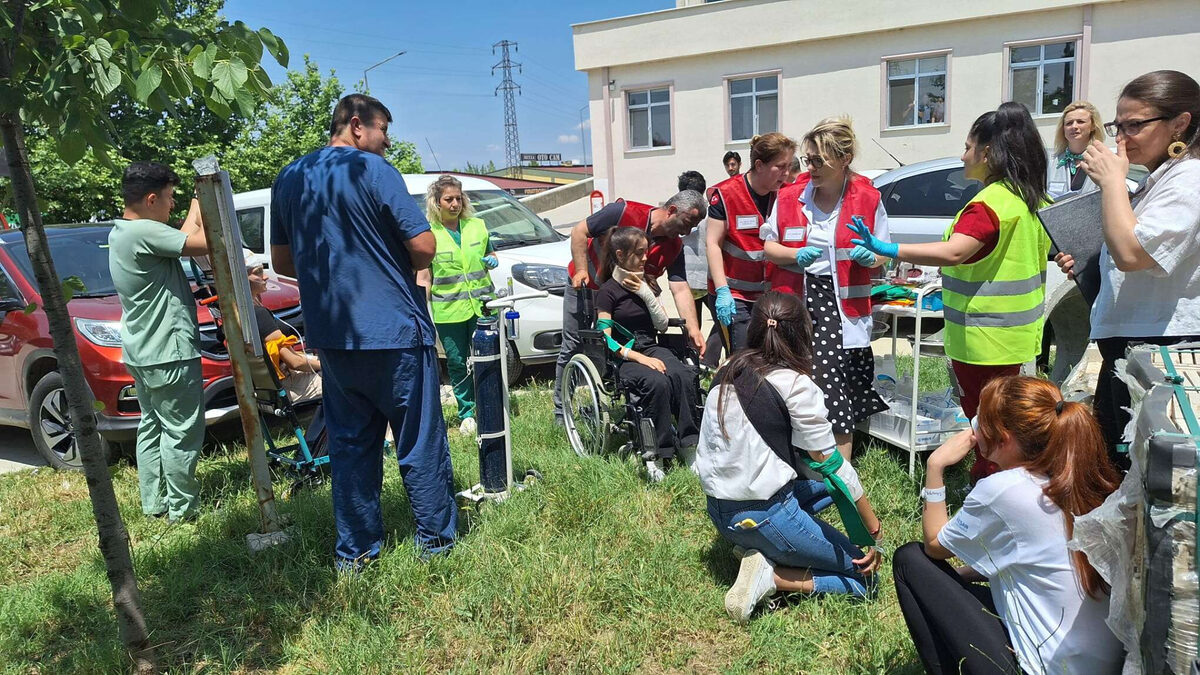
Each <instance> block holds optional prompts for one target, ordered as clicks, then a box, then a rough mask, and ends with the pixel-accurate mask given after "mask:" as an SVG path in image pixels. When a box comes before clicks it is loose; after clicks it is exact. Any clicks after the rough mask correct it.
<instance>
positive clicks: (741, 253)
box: [708, 174, 767, 302]
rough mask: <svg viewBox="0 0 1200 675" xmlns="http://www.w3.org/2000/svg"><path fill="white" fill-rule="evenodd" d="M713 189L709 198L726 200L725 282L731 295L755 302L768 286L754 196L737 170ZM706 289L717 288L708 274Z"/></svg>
mask: <svg viewBox="0 0 1200 675" xmlns="http://www.w3.org/2000/svg"><path fill="white" fill-rule="evenodd" d="M713 193H714V194H713V196H712V197H711V198H710V201H711V202H712V203H713V204H715V203H717V199H721V200H722V201H724V202H725V241H724V242H723V243H722V244H721V262H722V263H723V264H724V266H725V282H726V283H727V284H728V285H729V292H730V294H731V295H733V297H735V298H740V299H742V300H747V301H749V302H754V301H755V300H757V299H758V296H759V295H762V293H763V292H764V291H766V290H767V280H766V274H765V269H764V267H765V260H766V258H765V257H764V253H763V245H762V239H759V238H758V228H759V227H762V224H763V217H762V214H760V213H759V212H758V207H757V206H755V205H754V199H753V198H752V197H751V196H750V190H749V188H747V187H746V179H745V178H743V177H742V176H741V175H740V174H739V175H737V176H732V177H730V178H727V179H725V180H723V181H721V182H720V183H717V184H716V185H715V186H713ZM718 194H719V195H720V197H718V196H717V195H718ZM739 221H740V226H739ZM708 292H709V293H716V292H717V289H716V287H715V286H714V285H713V281H712V278H711V277H710V278H709V280H708Z"/></svg>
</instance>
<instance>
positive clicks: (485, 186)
mask: <svg viewBox="0 0 1200 675" xmlns="http://www.w3.org/2000/svg"><path fill="white" fill-rule="evenodd" d="M437 177H438V174H415V175H405V176H404V182H405V184H406V185H408V189H409V191H410V192H411V193H412V196H413V199H415V200H417V204H418V206H420V207H421V208H422V210H423V209H424V206H425V190H426V189H427V188H428V187H429V185H430V183H432V182H433V181H434V180H436V179H437ZM457 178H458V179H459V180H461V181H462V184H463V191H464V192H465V193H466V197H467V198H468V199H470V200H471V204H472V205H473V206H474V207H475V215H476V216H478V217H479V218H482V219H483V221H484V222H485V223H486V224H487V228H488V234H489V235H490V237H491V241H492V246H494V247H495V249H496V257H497V258H498V259H499V260H500V266H499V267H497V268H496V269H494V270H492V273H491V276H492V283H493V284H494V285H495V286H496V291H497V293H498V294H505V293H507V292H508V286H509V280H510V279H511V280H512V281H511V283H512V290H513V292H514V293H523V292H528V291H529V290H530V289H533V290H539V291H543V290H544V291H548V292H549V293H550V295H549V297H546V298H541V299H536V300H524V301H521V302H520V303H518V305H517V307H516V309H517V311H519V312H520V313H521V319H520V330H519V336H518V337H517V338H516V339H515V340H513V341H512V342H513V345H514V346H515V350H513V349H510V351H509V357H510V358H509V373H508V374H509V379H510V380H515V379H516V377H517V376H518V375H519V373H520V370H521V366H522V364H539V363H549V362H551V361H554V359H555V358H557V356H558V348H559V345H560V344H562V303H563V301H562V296H563V292H564V289H565V287H566V284H567V282H568V281H569V279H568V276H567V268H566V263H567V261H569V260H570V259H571V242H570V240H569V239H568V238H567V237H564V236H563V235H561V234H559V233H558V232H556V231H555V230H554V228H552V227H550V225H549V223H547V222H546V221H544V220H542V219H541V218H539V217H537V215H536V214H534V213H533V212H532V211H530V210H529V209H528V208H527V207H526V206H524V205H523V204H521V203H520V202H519V201H517V200H516V199H514V198H513V197H512V196H511V195H509V194H508V193H507V192H505V191H504V190H501V189H500V188H499V187H496V186H495V185H494V184H492V183H490V182H488V181H486V180H483V179H480V178H471V177H467V176H458V177H457ZM233 203H234V207H235V209H236V211H237V217H238V224H239V225H240V228H241V231H242V243H243V244H244V245H245V246H246V247H247V248H249V249H251V250H252V251H254V252H255V253H257V254H259V256H260V258H261V260H262V263H263V265H264V267H267V268H268V269H269V268H270V265H271V242H270V236H271V226H270V222H271V191H270V190H269V189H266V190H254V191H252V192H242V193H240V194H236V195H234V196H233ZM439 349H440V345H439ZM514 351H515V353H514Z"/></svg>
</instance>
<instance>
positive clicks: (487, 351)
mask: <svg viewBox="0 0 1200 675" xmlns="http://www.w3.org/2000/svg"><path fill="white" fill-rule="evenodd" d="M471 354H472V356H473V359H472V361H473V362H474V371H475V422H476V424H477V425H478V429H477V431H476V433H477V434H479V484H480V485H482V486H483V489H484V491H485V492H504V491H505V490H507V489H508V461H507V457H506V456H505V453H506V452H507V451H506V449H505V442H504V395H505V391H504V376H503V373H502V371H501V369H500V329H499V325H498V319H497V317H495V316H482V317H480V318H479V320H478V322H477V324H476V327H475V334H474V335H473V336H472V337H471Z"/></svg>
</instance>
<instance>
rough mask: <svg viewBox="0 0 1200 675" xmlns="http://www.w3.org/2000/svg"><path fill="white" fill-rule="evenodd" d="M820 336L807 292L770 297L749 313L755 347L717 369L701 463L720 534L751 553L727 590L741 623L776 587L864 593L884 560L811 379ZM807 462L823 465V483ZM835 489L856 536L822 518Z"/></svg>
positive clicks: (875, 524)
mask: <svg viewBox="0 0 1200 675" xmlns="http://www.w3.org/2000/svg"><path fill="white" fill-rule="evenodd" d="M812 339H813V336H812V324H811V323H810V321H809V318H808V312H807V311H805V309H804V301H803V300H801V299H800V297H799V296H798V295H793V294H783V293H779V292H776V291H772V292H769V293H767V294H765V295H763V296H762V297H761V298H760V299H759V300H758V302H756V303H754V309H753V310H752V312H751V315H750V323H749V327H748V329H747V348H746V349H744V350H742V351H740V352H736V353H735V354H734V355H733V358H731V359H730V360H729V362H728V363H727V364H726V365H725V367H724V368H722V369H721V370H720V372H718V373H717V375H716V378H715V379H714V381H713V388H712V390H711V391H710V392H709V395H708V400H707V401H706V404H705V407H704V417H703V422H702V424H701V428H700V444H699V446H698V447H697V449H696V458H695V461H694V463H693V466H692V468H693V470H695V471H696V473H697V474H699V476H700V484H701V486H702V487H703V489H704V493H705V494H706V495H708V515H709V517H710V518H712V521H713V524H714V525H715V526H716V528H717V531H718V532H719V533H720V534H721V536H722V537H724V538H725V539H727V540H729V541H730V542H732V543H733V544H734V545H736V546H739V547H741V548H742V549H744V550H745V554H744V556H743V557H742V562H741V569H740V570H739V571H738V577H737V581H735V582H734V584H733V588H731V589H730V590H729V593H728V594H727V595H726V596H725V610H726V611H727V612H728V613H729V616H730V617H731V618H733V619H734V620H735V621H742V622H744V621H746V620H748V619H749V618H750V615H751V614H752V613H753V612H754V608H755V607H756V606H757V605H758V603H760V602H761V601H762V600H763V599H765V598H767V597H768V596H770V595H772V594H773V593H774V592H775V591H788V592H801V593H809V594H812V593H849V594H851V595H855V596H860V597H861V596H865V595H866V594H867V586H868V585H869V584H868V582H867V577H869V576H871V575H872V574H874V573H875V571H876V570H877V569H878V567H879V562H880V552H879V550H878V549H877V548H875V547H874V546H871V544H874V543H877V542H878V540H879V538H880V534H881V526H880V524H879V519H878V518H876V517H875V513H874V511H873V510H872V509H871V503H870V502H869V501H868V500H867V498H866V496H865V495H864V494H863V489H862V484H861V483H860V482H859V480H858V475H857V473H855V471H854V468H853V467H851V466H850V463H849V462H843V461H842V456H841V454H839V453H838V452H837V442H836V441H835V439H834V436H833V428H832V427H831V426H830V423H829V419H828V412H827V411H826V409H825V397H824V395H823V394H822V393H821V390H820V389H819V388H818V387H817V385H816V384H815V383H814V382H813V380H812V377H811V373H812ZM764 383H765V384H767V385H769V386H762V385H763V384H764ZM797 467H799V468H800V469H801V471H802V470H803V469H804V468H805V467H807V468H809V469H812V470H814V471H816V472H817V473H819V474H820V475H821V476H823V477H824V478H825V482H824V484H822V483H821V482H819V481H815V480H808V479H806V478H804V477H803V476H802V475H800V473H801V472H800V471H797ZM831 496H832V497H833V499H832V503H836V504H837V506H838V511H839V512H840V513H841V515H842V521H843V522H845V523H848V525H847V528H848V531H849V532H850V534H851V536H850V537H849V538H848V537H847V536H846V535H844V534H842V533H841V532H839V531H837V530H836V529H834V528H833V527H832V526H830V525H829V524H828V523H825V522H823V521H821V520H820V519H818V518H816V517H815V516H814V514H815V513H817V512H818V511H820V510H821V509H823V508H825V507H826V506H829V504H830V503H831V499H830V497H831ZM852 539H853V542H852V541H851V540H852ZM856 544H857V545H856ZM859 546H863V547H865V550H866V552H865V553H864V551H863V549H860V548H859Z"/></svg>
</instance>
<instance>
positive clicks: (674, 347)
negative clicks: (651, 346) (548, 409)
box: [558, 288, 705, 457]
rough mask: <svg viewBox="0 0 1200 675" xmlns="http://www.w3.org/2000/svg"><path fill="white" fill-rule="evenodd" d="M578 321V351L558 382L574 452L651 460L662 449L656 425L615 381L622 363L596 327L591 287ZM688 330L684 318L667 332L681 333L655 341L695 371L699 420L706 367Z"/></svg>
mask: <svg viewBox="0 0 1200 675" xmlns="http://www.w3.org/2000/svg"><path fill="white" fill-rule="evenodd" d="M579 319H580V322H579V326H580V330H579V351H578V352H576V353H575V354H574V355H573V356H572V357H571V360H570V361H568V362H567V365H566V367H565V368H563V375H562V380H560V381H559V382H558V386H559V394H560V395H561V397H562V403H563V422H564V423H565V426H566V430H567V440H568V441H569V442H570V444H571V449H572V450H574V451H575V453H576V454H578V455H579V456H580V457H590V456H599V455H604V454H609V453H613V452H615V453H616V454H618V455H619V456H621V457H625V456H628V455H631V454H635V453H636V454H637V455H638V456H640V457H650V456H653V455H654V454H655V453H656V452H657V450H658V442H657V436H656V434H655V429H654V422H653V420H652V419H650V418H649V417H648V416H647V415H646V414H645V412H644V408H643V404H642V402H641V401H639V400H637V399H638V397H637V396H636V395H635V394H634V393H633V392H631V391H629V390H628V389H627V388H626V387H625V386H624V384H623V383H622V382H621V380H620V378H619V377H618V376H617V370H618V368H619V366H620V364H621V358H620V357H618V356H617V355H616V354H614V353H612V352H611V351H610V350H609V349H608V345H607V343H606V341H605V335H604V331H602V330H599V329H597V328H596V327H595V321H596V316H595V312H594V311H593V310H592V290H591V289H589V288H583V289H580V290H579ZM684 326H685V323H684V321H683V319H670V320H669V321H668V323H667V328H668V330H669V329H671V328H676V329H679V330H678V332H666V333H659V334H658V335H657V340H658V344H659V345H660V346H662V347H665V348H667V349H669V350H671V353H673V354H674V355H675V357H676V358H678V359H679V361H680V362H681V363H683V364H684V365H685V366H687V367H688V368H689V370H691V371H692V382H693V384H694V386H695V387H696V393H697V396H696V411H695V416H696V417H695V418H696V419H697V420H699V419H700V417H701V413H702V412H703V410H704V397H705V391H704V389H703V388H702V387H701V385H700V372H701V370H702V369H703V366H702V365H701V364H700V355H699V354H698V353H697V352H696V350H695V348H694V347H692V345H691V342H690V340H689V339H688V335H687V332H686V331H685V330H684Z"/></svg>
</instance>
